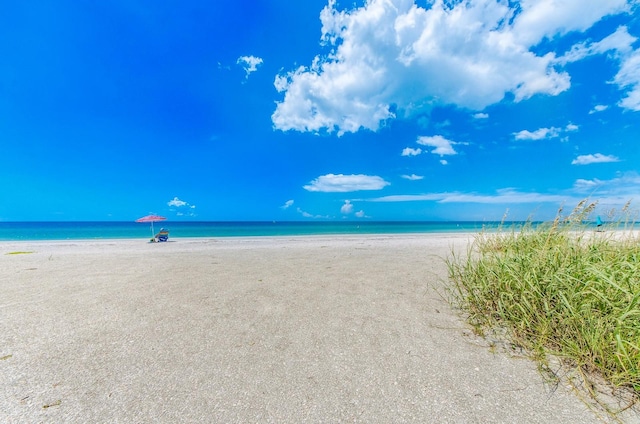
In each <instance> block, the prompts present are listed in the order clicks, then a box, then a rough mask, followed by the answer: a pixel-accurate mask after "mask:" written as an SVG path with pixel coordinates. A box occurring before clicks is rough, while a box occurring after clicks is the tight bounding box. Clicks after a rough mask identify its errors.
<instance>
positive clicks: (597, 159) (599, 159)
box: [571, 153, 620, 165]
mask: <svg viewBox="0 0 640 424" xmlns="http://www.w3.org/2000/svg"><path fill="white" fill-rule="evenodd" d="M606 162H620V159H618V158H617V157H615V156H612V155H603V154H602V153H596V154H594V155H580V156H578V157H577V158H575V159H574V160H573V161H572V162H571V165H590V164H592V163H606Z"/></svg>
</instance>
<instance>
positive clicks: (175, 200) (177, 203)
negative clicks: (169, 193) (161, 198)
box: [167, 197, 196, 209]
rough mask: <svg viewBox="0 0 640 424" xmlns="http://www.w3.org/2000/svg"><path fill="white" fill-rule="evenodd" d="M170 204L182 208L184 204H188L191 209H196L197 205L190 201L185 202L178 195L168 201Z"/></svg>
mask: <svg viewBox="0 0 640 424" xmlns="http://www.w3.org/2000/svg"><path fill="white" fill-rule="evenodd" d="M167 205H168V206H171V207H174V208H181V207H183V206H187V207H189V208H191V209H195V208H196V206H195V205H191V204H189V203H188V202H185V201H184V200H180V199H178V198H177V197H174V198H173V199H172V200H169V201H168V202H167Z"/></svg>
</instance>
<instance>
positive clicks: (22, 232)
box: [0, 221, 499, 241]
mask: <svg viewBox="0 0 640 424" xmlns="http://www.w3.org/2000/svg"><path fill="white" fill-rule="evenodd" d="M498 224H499V223H497V222H352V221H350V222H171V221H164V222H161V223H160V222H158V223H155V224H154V230H155V231H156V232H157V231H158V230H160V228H162V227H164V228H167V229H168V230H169V231H170V232H171V237H245V236H252V237H259V236H297V235H323V234H326V235H328V234H393V233H405V234H406V233H441V232H477V231H480V230H482V229H483V228H495V227H497V226H498ZM151 235H152V233H151V227H150V225H149V224H139V223H135V222H0V241H19V240H79V239H123V238H151Z"/></svg>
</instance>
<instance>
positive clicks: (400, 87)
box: [272, 0, 640, 135]
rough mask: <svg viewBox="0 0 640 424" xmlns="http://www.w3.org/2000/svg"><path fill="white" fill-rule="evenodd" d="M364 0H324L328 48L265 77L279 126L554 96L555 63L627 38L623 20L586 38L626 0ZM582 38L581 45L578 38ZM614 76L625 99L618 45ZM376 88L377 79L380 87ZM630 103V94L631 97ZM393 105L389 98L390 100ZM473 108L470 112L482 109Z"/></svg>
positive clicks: (379, 120) (559, 78)
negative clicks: (547, 45) (348, 0)
mask: <svg viewBox="0 0 640 424" xmlns="http://www.w3.org/2000/svg"><path fill="white" fill-rule="evenodd" d="M428 4H429V6H428V7H423V6H420V5H417V4H416V2H414V1H406V0H369V1H367V2H365V3H364V5H363V6H360V7H355V8H352V9H350V10H338V3H337V1H336V0H329V2H328V4H327V6H326V7H325V8H324V9H323V11H322V12H321V15H320V19H321V21H322V34H321V39H322V41H323V42H324V43H325V45H328V46H329V48H330V53H327V54H325V55H318V56H316V57H315V58H314V60H313V61H312V62H311V64H310V65H309V66H300V67H298V68H297V69H294V70H291V71H289V72H286V73H284V74H281V75H278V76H276V78H275V81H274V85H275V87H276V89H277V90H278V91H279V92H281V93H283V95H284V98H283V100H282V101H280V102H278V103H277V106H276V110H275V111H274V113H273V115H272V121H273V124H274V127H275V128H276V129H280V130H283V131H287V130H297V131H311V132H318V131H321V130H326V131H329V132H332V131H337V133H338V135H341V134H343V133H345V132H356V131H358V130H360V129H362V128H364V129H369V130H373V131H375V130H377V129H379V128H380V126H381V125H384V123H385V121H387V120H389V119H395V118H398V117H399V118H405V117H415V116H418V115H420V114H424V113H429V112H430V110H431V109H432V108H433V107H434V106H438V105H455V106H457V107H461V108H465V109H469V110H472V111H474V110H475V111H481V110H483V109H484V108H485V107H486V106H489V105H492V104H495V103H498V102H500V101H501V100H502V99H503V98H504V97H505V95H506V94H507V93H511V94H512V95H513V98H514V99H515V101H516V102H519V101H522V100H524V99H528V98H530V97H532V96H534V95H536V94H547V95H552V96H555V95H558V94H560V93H562V92H564V91H566V90H568V89H569V88H570V86H571V77H570V75H569V73H568V71H566V70H564V69H563V63H569V62H570V61H577V60H581V59H582V58H584V57H586V56H587V55H589V54H595V53H599V52H603V51H610V50H611V49H617V50H618V51H622V50H623V49H624V46H625V43H627V44H628V42H629V40H630V37H629V36H628V33H625V31H624V30H623V29H620V30H619V31H618V32H617V33H616V34H612V35H611V36H609V37H607V38H605V39H603V40H601V41H599V42H597V43H591V44H588V42H587V39H586V36H585V35H584V34H585V33H586V32H587V31H586V30H587V29H589V28H591V27H592V26H593V25H594V24H595V23H596V22H599V21H601V20H602V19H603V18H604V17H606V16H611V15H616V14H620V13H625V12H627V11H628V10H629V8H630V6H629V3H628V2H627V1H626V0H608V1H597V2H591V3H589V7H588V8H586V7H585V6H584V0H565V1H562V2H555V3H553V6H550V4H551V3H550V2H506V1H465V2H448V1H446V2H445V1H436V2H428ZM566 34H571V35H572V37H581V36H582V37H585V38H583V39H582V40H581V41H580V40H579V43H578V44H577V45H576V47H575V48H574V49H573V50H572V51H571V52H569V53H567V54H566V55H565V57H564V58H563V59H562V60H559V59H558V58H557V56H556V54H555V52H553V51H549V50H545V49H544V48H536V49H534V48H533V47H535V46H539V45H540V43H541V41H542V40H544V39H562V38H563V37H564V36H565V35H566ZM580 42H582V44H580ZM627 56H628V58H626V59H625V60H623V62H622V67H621V70H620V72H619V73H618V75H616V78H615V79H614V81H615V83H616V84H618V85H619V86H620V87H621V88H625V89H630V94H629V95H628V97H627V98H626V99H625V100H623V105H624V106H625V107H635V106H634V104H635V100H634V99H636V97H635V95H634V94H633V93H635V91H636V89H637V87H638V82H639V81H640V76H639V73H638V72H634V69H637V65H635V64H636V60H640V58H632V57H631V55H630V54H627ZM380 87H385V89H383V90H381V89H380ZM637 100H639V101H638V106H639V107H640V96H638V99H637ZM392 105H393V107H392ZM482 116H483V115H479V117H482Z"/></svg>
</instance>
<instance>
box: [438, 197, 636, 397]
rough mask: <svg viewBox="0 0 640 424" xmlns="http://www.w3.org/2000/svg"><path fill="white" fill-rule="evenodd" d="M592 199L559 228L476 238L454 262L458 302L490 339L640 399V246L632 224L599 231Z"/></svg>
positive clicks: (452, 274)
mask: <svg viewBox="0 0 640 424" xmlns="http://www.w3.org/2000/svg"><path fill="white" fill-rule="evenodd" d="M594 208H595V204H593V203H592V204H588V202H586V201H583V202H581V203H580V204H578V206H577V207H576V208H575V209H574V210H573V211H572V212H571V213H570V214H569V216H567V217H564V216H563V215H562V210H560V211H559V212H558V215H557V217H556V219H555V220H554V221H553V222H552V223H548V224H545V225H537V226H534V225H532V224H527V225H525V226H524V227H523V228H520V229H510V230H509V229H505V228H504V227H503V228H500V229H499V230H498V231H497V232H482V233H480V234H479V235H477V236H476V238H475V241H474V243H473V244H472V246H471V247H470V250H469V251H468V252H467V253H466V254H465V255H455V254H454V255H453V256H452V257H451V258H450V259H449V260H448V261H447V265H448V267H449V276H450V278H451V280H452V281H453V283H454V284H453V288H452V292H453V293H452V294H453V300H454V303H455V305H456V306H458V307H460V308H461V309H462V310H463V311H464V313H465V314H466V316H467V317H468V320H469V322H470V323H471V324H472V325H473V326H474V328H475V329H476V330H477V331H478V333H480V334H486V333H487V331H489V330H491V329H494V330H495V329H501V330H503V331H504V330H506V332H507V333H508V334H509V339H510V342H511V343H513V344H514V345H516V346H519V347H521V348H523V349H524V350H525V351H526V352H528V353H530V354H531V355H532V356H533V357H534V358H536V359H538V360H540V361H541V364H543V365H544V364H546V361H547V360H548V359H549V358H551V357H553V358H557V359H559V360H560V361H561V362H562V363H563V364H564V365H567V366H569V367H570V368H572V369H574V370H578V371H580V373H581V375H584V376H587V377H586V378H587V380H589V379H590V377H589V376H591V377H593V379H592V380H591V381H595V379H596V378H597V379H600V380H601V379H604V381H605V382H606V384H607V385H610V386H611V387H613V388H615V389H623V390H625V391H626V392H627V393H631V394H632V398H633V401H634V402H635V401H637V400H638V395H640V304H639V302H640V239H638V237H637V234H636V232H635V231H634V230H633V225H632V224H630V220H629V219H628V216H629V208H628V205H627V206H625V208H623V210H622V213H623V214H624V215H625V219H623V220H617V221H615V222H613V223H610V224H605V225H604V226H603V227H598V228H596V226H595V225H594V224H589V223H588V222H589V221H587V218H588V217H589V215H590V214H592V212H593V209H594Z"/></svg>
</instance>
